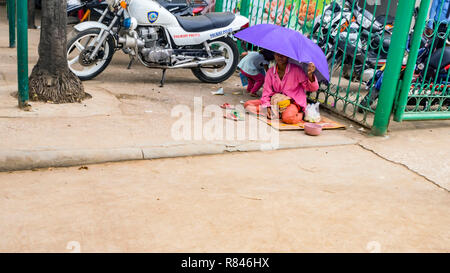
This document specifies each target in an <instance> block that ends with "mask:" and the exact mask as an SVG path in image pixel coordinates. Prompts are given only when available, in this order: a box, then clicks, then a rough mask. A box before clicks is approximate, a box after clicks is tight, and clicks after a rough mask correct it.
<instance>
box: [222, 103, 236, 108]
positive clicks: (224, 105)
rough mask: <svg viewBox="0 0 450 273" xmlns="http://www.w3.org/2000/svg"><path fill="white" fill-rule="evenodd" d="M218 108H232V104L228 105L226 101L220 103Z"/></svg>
mask: <svg viewBox="0 0 450 273" xmlns="http://www.w3.org/2000/svg"><path fill="white" fill-rule="evenodd" d="M220 108H222V109H234V106H233V105H230V104H229V103H227V102H226V103H224V104H222V105H221V106H220Z"/></svg>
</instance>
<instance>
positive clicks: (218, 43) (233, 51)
mask: <svg viewBox="0 0 450 273" xmlns="http://www.w3.org/2000/svg"><path fill="white" fill-rule="evenodd" d="M209 46H210V48H211V50H215V51H217V50H220V51H223V55H222V56H223V57H225V65H224V66H223V67H221V68H212V69H210V68H202V67H196V68H192V73H193V74H194V76H195V77H197V79H199V80H201V81H202V82H205V83H221V82H224V81H226V80H228V78H230V77H231V75H233V73H234V72H235V71H236V68H237V65H238V61H239V59H238V56H239V52H238V48H237V45H236V42H235V41H234V40H233V39H231V38H230V37H221V38H218V39H216V40H213V41H210V42H209ZM216 47H217V48H216ZM219 69H220V70H219Z"/></svg>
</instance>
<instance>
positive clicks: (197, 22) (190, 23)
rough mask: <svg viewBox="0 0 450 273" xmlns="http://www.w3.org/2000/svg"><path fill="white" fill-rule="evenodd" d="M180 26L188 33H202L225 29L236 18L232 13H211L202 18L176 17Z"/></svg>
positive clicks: (201, 16)
mask: <svg viewBox="0 0 450 273" xmlns="http://www.w3.org/2000/svg"><path fill="white" fill-rule="evenodd" d="M175 17H176V18H177V20H178V23H180V26H181V27H182V28H183V29H184V30H186V31H187V32H201V31H207V30H211V29H215V28H223V27H226V26H228V25H229V24H231V22H233V20H234V18H235V16H234V14H233V13H231V12H210V13H207V14H205V15H200V16H179V15H176V16H175Z"/></svg>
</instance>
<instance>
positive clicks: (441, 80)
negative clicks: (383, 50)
mask: <svg viewBox="0 0 450 273" xmlns="http://www.w3.org/2000/svg"><path fill="white" fill-rule="evenodd" d="M411 36H412V35H410V39H411ZM410 39H409V40H408V44H407V51H408V52H409V46H410ZM431 45H432V41H430V40H429V39H427V38H425V37H423V36H422V42H421V45H420V49H419V53H418V57H417V61H416V67H415V70H414V77H413V80H412V84H413V85H412V86H411V91H410V94H411V95H413V92H416V91H414V90H415V89H416V88H419V87H420V86H421V85H422V84H425V86H426V85H427V84H428V83H429V84H428V88H427V89H429V90H428V91H422V95H430V94H431V90H434V93H435V94H439V93H443V92H445V90H448V88H450V86H449V84H448V82H447V81H446V80H447V75H449V70H450V43H449V42H447V46H446V47H445V49H444V48H440V49H437V50H435V51H434V52H432V48H431ZM430 54H431V56H430ZM441 57H442V60H441ZM405 61H406V60H405ZM405 69H406V63H405V62H404V64H403V65H402V70H401V74H400V77H403V72H404V70H405ZM383 75H384V67H382V69H380V70H378V71H377V72H376V73H375V76H374V77H373V78H372V79H371V80H369V82H368V83H367V89H372V92H369V93H368V94H367V95H366V96H364V98H363V99H362V100H361V103H360V104H361V105H362V106H364V107H372V105H373V104H374V103H375V101H376V100H377V99H378V96H379V93H380V90H381V84H382V82H383ZM432 82H437V83H438V84H436V86H435V87H434V88H433V84H431V83H432ZM415 85H416V86H415ZM419 89H420V88H419ZM416 95H417V94H416ZM439 103H440V101H439V99H437V100H435V101H432V102H431V103H430V102H429V101H428V100H421V101H419V105H421V106H424V107H427V105H429V104H431V105H436V104H439ZM407 104H408V105H410V106H415V105H417V100H416V98H411V99H409V100H408V102H407ZM442 105H444V106H448V105H450V100H449V99H445V100H444V101H443V103H442ZM358 111H359V112H360V113H362V112H363V110H362V109H361V108H359V110H358Z"/></svg>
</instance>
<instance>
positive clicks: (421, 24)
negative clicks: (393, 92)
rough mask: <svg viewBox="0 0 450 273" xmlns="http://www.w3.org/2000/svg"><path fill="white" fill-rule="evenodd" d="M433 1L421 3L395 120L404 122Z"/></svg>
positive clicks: (426, 0) (423, 0)
mask: <svg viewBox="0 0 450 273" xmlns="http://www.w3.org/2000/svg"><path fill="white" fill-rule="evenodd" d="M430 1H431V0H422V1H421V3H420V9H419V14H418V15H417V19H416V25H415V27H414V34H413V37H412V40H411V45H410V51H409V55H408V63H407V65H406V69H405V73H404V75H403V81H402V85H401V88H400V93H399V97H398V100H397V107H396V109H395V112H394V120H395V121H398V122H400V121H402V118H403V114H404V113H405V109H406V103H407V102H408V94H409V90H410V87H411V81H412V78H413V75H414V69H415V67H416V62H417V57H418V55H419V48H420V43H421V42H422V35H423V31H424V29H425V24H426V22H427V16H428V9H429V7H430Z"/></svg>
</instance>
